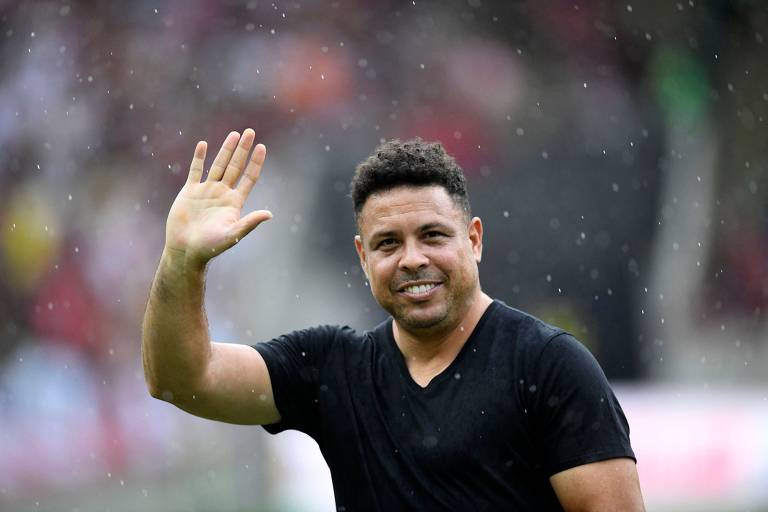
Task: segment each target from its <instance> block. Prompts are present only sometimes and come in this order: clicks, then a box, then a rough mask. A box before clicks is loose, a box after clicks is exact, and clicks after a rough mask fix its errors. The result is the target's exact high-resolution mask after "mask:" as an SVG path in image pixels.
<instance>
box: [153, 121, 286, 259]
mask: <svg viewBox="0 0 768 512" xmlns="http://www.w3.org/2000/svg"><path fill="white" fill-rule="evenodd" d="M255 136H256V134H255V133H254V131H253V130H251V129H250V128H248V129H247V130H245V131H244V132H243V135H242V137H241V136H240V134H239V133H237V132H231V133H230V134H229V135H227V138H226V139H225V140H224V143H223V144H222V145H221V149H220V150H219V153H218V155H216V158H215V159H214V161H213V164H212V165H211V168H210V170H209V171H208V176H207V178H206V179H205V181H201V178H202V176H203V165H204V162H205V153H206V150H207V147H208V145H207V143H206V142H205V141H201V142H198V143H197V147H196V148H195V155H194V157H193V159H192V164H191V165H190V167H189V176H188V177H187V182H186V183H185V184H184V187H183V188H182V189H181V191H180V192H179V195H178V196H176V200H175V201H174V202H173V205H172V206H171V211H170V213H169V214H168V222H167V223H166V228H165V248H166V250H167V251H172V252H173V253H175V254H180V255H183V256H184V260H185V261H186V262H187V263H189V264H193V265H199V266H204V265H205V263H206V262H207V261H208V260H210V259H211V258H213V257H214V256H217V255H218V254H221V253H222V252H224V251H226V250H227V249H229V248H230V247H232V246H233V245H235V244H236V243H237V242H238V241H240V240H241V239H242V238H243V237H244V236H245V235H247V234H248V233H250V232H251V231H252V230H253V229H254V228H255V227H256V226H258V225H259V224H261V223H262V222H264V221H266V220H269V219H271V218H272V213H271V212H269V211H268V210H257V211H253V212H250V213H248V214H246V215H244V216H241V212H242V208H243V204H244V203H245V200H246V199H247V198H248V194H250V192H251V189H252V188H253V186H254V185H255V184H256V181H257V180H258V179H259V174H261V167H262V166H263V165H264V159H265V157H266V148H265V147H264V145H263V144H257V145H256V148H255V149H254V150H253V153H252V154H251V156H250V158H248V155H249V153H251V146H252V145H253V141H254V138H255Z"/></svg>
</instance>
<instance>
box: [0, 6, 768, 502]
mask: <svg viewBox="0 0 768 512" xmlns="http://www.w3.org/2000/svg"><path fill="white" fill-rule="evenodd" d="M767 39H768V4H766V3H765V2H762V1H759V0H754V1H746V0H742V1H738V0H734V1H723V0H709V1H704V0H680V1H675V0H646V1H642V2H635V1H632V0H629V1H620V2H619V1H616V2H609V1H597V0H595V1H574V0H570V1H560V0H556V1H552V2H539V1H535V0H528V1H515V2H512V1H504V2H502V1H498V2H492V1H488V0H467V1H456V2H441V1H424V0H415V1H410V0H409V1H394V0H336V1H333V0H323V1H320V0H290V1H268V0H251V1H247V0H246V1H233V0H229V1H221V2H214V1H199V0H198V1H182V0H175V1H169V2H156V1H151V2H150V1H146V0H145V1H136V2H77V1H62V2H50V1H28V2H13V1H10V2H9V1H0V155H2V158H0V510H3V511H6V510H7V511H65V510H67V511H83V512H85V511H105V510H108V511H133V510H148V511H155V510H157V511H161V510H162V511H174V510H191V511H210V510H217V511H225V512H226V511H232V512H234V511H255V512H258V511H296V512H303V511H325V510H334V504H333V493H332V489H331V485H330V477H329V474H328V470H327V468H326V467H325V466H324V463H323V461H322V459H321V458H320V454H319V451H318V449H317V446H316V444H315V443H314V442H313V441H312V440H311V439H309V438H308V437H305V436H303V435H301V434H295V435H294V434H292V433H287V434H282V435H280V436H276V437H271V436H269V435H268V434H266V432H264V431H263V430H262V429H261V428H260V427H236V426H230V425H224V424H220V423H215V422H210V421H205V420H200V419H197V418H194V417H192V416H189V415H188V414H186V413H183V412H181V411H180V410H177V409H175V408H173V407H172V406H170V405H168V404H166V403H162V402H160V401H157V400H154V399H152V398H150V397H149V395H148V392H147V390H146V388H145V385H144V381H143V374H142V369H141V362H140V356H139V351H140V325H141V318H142V314H143V308H144V305H145V300H146V297H147V294H148V290H149V286H150V283H151V279H152V277H153V273H154V270H155V265H156V263H157V261H158V258H159V256H160V253H161V250H162V246H163V240H164V223H165V216H166V214H167V211H168V208H169V206H170V204H171V201H172V200H173V198H174V197H175V194H176V193H177V191H178V190H179V188H180V187H181V186H182V184H183V182H184V177H185V175H186V171H187V167H188V164H189V160H190V159H191V156H192V151H193V149H194V146H195V143H196V142H197V141H198V140H207V141H208V142H209V145H211V146H213V147H216V148H218V146H219V144H220V143H221V141H222V140H223V138H224V136H225V135H226V134H227V133H228V132H229V130H232V129H235V130H242V129H244V128H245V127H248V126H252V127H253V128H255V130H256V133H257V141H259V142H263V143H265V144H266V145H267V147H268V156H267V164H266V166H265V169H264V173H263V175H262V179H261V181H260V183H259V184H258V186H257V188H256V189H255V190H254V192H253V194H252V197H251V199H250V200H249V205H248V206H249V208H251V209H258V208H264V207H266V208H269V209H271V210H272V211H273V212H274V214H275V218H274V219H273V220H272V221H270V222H268V223H266V224H264V225H263V226H261V227H259V228H258V229H257V230H256V231H255V232H254V233H253V234H251V235H250V236H249V237H248V238H247V239H245V240H244V241H242V242H241V243H240V244H239V245H238V246H237V247H236V248H235V249H233V250H232V251H230V252H228V253H226V254H225V255H223V256H221V257H219V258H217V259H216V260H214V262H213V264H212V265H211V267H210V270H209V272H208V290H207V311H208V316H209V321H210V327H211V333H212V337H213V339H216V340H220V341H233V342H241V343H247V344H254V343H257V342H259V341H262V340H267V339H270V338H272V337H274V336H276V335H278V334H281V333H283V332H285V331H288V330H292V329H295V328H301V327H305V326H308V325H316V324H320V323H342V324H348V325H351V326H353V327H356V328H360V329H365V328H369V327H372V326H373V325H375V324H376V323H378V322H379V321H381V320H382V319H383V318H384V316H383V313H382V312H381V310H380V309H379V308H378V306H377V305H376V304H375V302H374V301H373V299H372V298H371V297H370V293H369V290H368V288H367V287H366V285H365V280H364V276H363V275H362V273H361V271H360V269H359V265H358V262H357V257H356V255H355V252H354V249H353V243H352V236H353V234H354V224H353V220H352V208H351V201H350V199H349V198H348V193H349V191H348V183H349V179H350V178H351V174H352V171H353V169H354V166H355V165H356V164H357V162H359V161H360V160H361V159H362V158H364V157H365V156H367V155H368V153H369V152H370V151H371V150H372V149H373V148H374V147H375V146H376V145H377V144H378V143H379V142H380V141H383V140H385V139H389V138H396V137H397V138H409V137H413V136H421V137H422V138H425V139H430V140H434V139H437V140H440V141H442V142H443V143H444V145H445V146H446V147H447V149H448V150H449V152H451V153H452V154H454V155H455V156H456V158H457V160H458V161H459V163H460V164H461V165H462V167H463V168H464V169H465V172H466V174H467V176H468V179H469V185H470V194H471V199H472V202H473V208H474V211H475V213H476V214H477V215H479V216H480V217H481V218H482V219H483V221H484V223H485V233H486V236H485V253H484V258H483V263H482V265H481V268H480V273H481V282H482V283H483V286H484V288H485V290H486V291H487V292H488V293H489V294H490V295H492V296H493V297H496V298H499V299H501V300H503V301H505V302H507V303H508V304H510V305H513V306H516V307H519V308H521V309H525V310H528V311H530V312H533V313H535V314H537V315H539V316H540V317H542V318H543V319H545V320H547V321H550V322H552V323H555V324H558V325H561V326H563V327H566V328H567V329H568V330H570V331H571V332H572V333H574V334H575V335H576V336H577V337H578V338H579V339H581V340H582V341H583V342H584V343H585V344H586V345H587V346H588V347H589V348H590V349H591V350H592V352H593V353H594V354H595V356H596V357H597V358H598V360H599V361H600V363H601V364H602V366H603V368H604V369H605V371H606V374H607V375H608V377H609V378H610V380H611V381H612V383H613V384H614V385H615V388H616V392H617V395H618V396H619V399H620V400H621V402H622V405H623V407H624V410H625V412H626V414H627V416H628V419H629V421H630V425H631V429H632V430H631V437H632V443H633V446H634V448H635V451H636V453H637V456H638V461H639V462H638V470H639V474H640V479H641V483H642V488H643V493H644V496H645V500H646V505H647V507H648V510H649V511H662V512H663V511H713V512H715V511H716V512H727V511H747V510H749V511H752V512H758V511H768V487H767V486H766V485H765V482H766V479H768V377H767V376H768V331H767V330H766V329H767V327H768V323H767V322H766V308H767V307H768V174H767V172H766V171H767V170H768V128H767V125H768V121H767V120H766V117H767V116H768V66H766V63H767V62H768V47H767V45H768V41H766V40H767ZM210 158H211V157H210V156H209V159H210Z"/></svg>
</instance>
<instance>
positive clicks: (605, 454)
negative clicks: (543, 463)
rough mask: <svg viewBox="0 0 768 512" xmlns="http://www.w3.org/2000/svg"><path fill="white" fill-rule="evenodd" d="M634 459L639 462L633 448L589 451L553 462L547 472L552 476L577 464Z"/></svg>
mask: <svg viewBox="0 0 768 512" xmlns="http://www.w3.org/2000/svg"><path fill="white" fill-rule="evenodd" d="M622 458H627V459H632V460H633V461H634V462H635V464H637V457H635V454H634V453H633V452H632V450H610V451H602V452H594V453H588V454H585V455H582V456H579V457H574V458H572V459H567V460H564V461H562V462H559V463H557V464H553V465H551V466H549V467H548V469H547V474H548V475H549V476H552V475H554V474H557V473H560V472H561V471H565V470H566V469H571V468H575V467H577V466H583V465H584V464H590V463H592V462H600V461H603V460H609V459H622Z"/></svg>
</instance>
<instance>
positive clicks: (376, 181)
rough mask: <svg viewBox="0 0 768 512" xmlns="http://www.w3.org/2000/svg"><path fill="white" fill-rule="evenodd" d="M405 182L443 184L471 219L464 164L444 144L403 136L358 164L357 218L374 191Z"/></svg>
mask: <svg viewBox="0 0 768 512" xmlns="http://www.w3.org/2000/svg"><path fill="white" fill-rule="evenodd" d="M401 185H405V186H409V185H410V186H416V187H424V186H430V185H438V186H441V187H443V188H444V189H445V190H446V192H448V194H449V195H450V196H451V198H452V199H453V200H454V201H455V203H456V205H457V206H458V207H459V208H461V209H462V211H463V212H464V214H465V216H466V217H467V219H470V218H471V217H472V214H471V208H470V205H469V195H468V194H467V180H466V178H465V177H464V172H463V171H462V170H461V167H459V165H458V164H457V163H456V160H454V158H453V157H452V156H451V155H449V154H448V153H446V151H445V148H443V146H442V144H440V143H439V142H425V141H423V140H421V139H420V138H418V137H417V138H415V139H410V140H407V141H405V142H401V141H400V140H399V139H393V140H389V141H387V142H384V143H383V144H381V145H380V146H379V147H377V148H376V149H375V150H374V152H373V154H371V156H369V157H368V158H367V159H365V160H364V161H363V162H361V163H360V164H358V166H357V168H356V169H355V175H354V176H353V177H352V183H351V189H352V194H351V195H352V203H353V205H354V208H355V220H358V218H359V216H360V212H362V210H363V206H364V205H365V202H366V201H367V200H368V198H369V197H370V196H371V194H374V193H376V192H381V191H384V190H389V189H392V188H394V187H397V186H401Z"/></svg>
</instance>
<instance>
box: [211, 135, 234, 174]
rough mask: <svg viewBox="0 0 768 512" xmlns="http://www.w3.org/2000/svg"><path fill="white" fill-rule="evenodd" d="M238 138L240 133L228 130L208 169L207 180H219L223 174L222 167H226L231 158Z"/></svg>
mask: <svg viewBox="0 0 768 512" xmlns="http://www.w3.org/2000/svg"><path fill="white" fill-rule="evenodd" d="M238 140H240V134H239V133H237V132H229V135H227V138H226V139H224V143H223V144H222V145H221V149H220V150H219V154H218V155H216V158H215V159H214V160H213V164H211V169H210V170H209V171H208V179H207V181H219V180H220V179H221V177H222V176H224V169H226V168H227V164H228V163H229V159H230V158H232V153H233V152H234V151H235V148H236V147H237V141H238Z"/></svg>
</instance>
